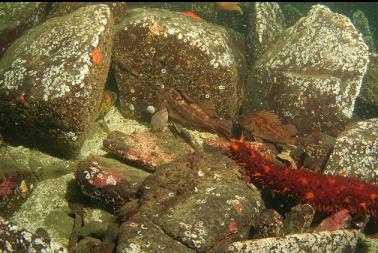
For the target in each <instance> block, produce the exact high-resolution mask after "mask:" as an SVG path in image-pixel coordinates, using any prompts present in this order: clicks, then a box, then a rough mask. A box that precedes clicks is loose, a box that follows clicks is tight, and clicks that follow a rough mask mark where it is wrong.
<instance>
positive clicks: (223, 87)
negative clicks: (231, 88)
mask: <svg viewBox="0 0 378 253" xmlns="http://www.w3.org/2000/svg"><path fill="white" fill-rule="evenodd" d="M218 88H219V89H220V90H224V89H226V86H224V85H219V86H218Z"/></svg>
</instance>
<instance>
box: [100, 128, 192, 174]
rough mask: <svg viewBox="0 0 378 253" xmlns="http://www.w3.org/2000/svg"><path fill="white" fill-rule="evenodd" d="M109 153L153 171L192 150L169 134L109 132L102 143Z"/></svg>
mask: <svg viewBox="0 0 378 253" xmlns="http://www.w3.org/2000/svg"><path fill="white" fill-rule="evenodd" d="M103 144H104V147H105V148H106V150H108V151H109V152H110V153H112V154H114V155H116V156H117V157H119V158H121V159H125V160H128V161H132V162H135V163H137V164H138V165H140V166H142V167H143V168H145V169H148V170H151V171H154V170H156V169H157V168H158V167H160V166H161V165H163V164H167V163H169V162H171V161H172V160H174V159H176V158H177V157H180V156H183V155H186V154H188V153H190V152H191V151H192V150H193V149H192V148H191V147H190V146H189V145H188V144H186V143H185V142H184V141H182V140H181V139H178V138H176V137H175V136H174V135H173V134H172V133H171V132H151V131H146V132H141V133H133V134H130V135H127V134H125V133H122V132H120V131H113V132H111V133H110V134H109V135H108V137H107V138H106V139H105V140H104V142H103Z"/></svg>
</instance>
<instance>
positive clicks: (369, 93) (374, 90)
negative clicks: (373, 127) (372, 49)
mask: <svg viewBox="0 0 378 253" xmlns="http://www.w3.org/2000/svg"><path fill="white" fill-rule="evenodd" d="M369 60H370V61H369V65H368V70H367V72H366V76H365V78H364V82H363V83H362V87H361V92H360V94H359V95H358V97H357V99H356V108H355V110H354V113H355V114H356V115H358V116H359V117H361V118H362V119H370V118H378V85H377V83H378V54H371V55H370V58H369Z"/></svg>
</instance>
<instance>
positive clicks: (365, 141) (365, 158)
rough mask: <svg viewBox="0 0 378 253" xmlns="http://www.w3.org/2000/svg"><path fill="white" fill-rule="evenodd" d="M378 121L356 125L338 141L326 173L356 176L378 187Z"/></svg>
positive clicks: (348, 129)
mask: <svg viewBox="0 0 378 253" xmlns="http://www.w3.org/2000/svg"><path fill="white" fill-rule="evenodd" d="M377 129H378V119H377V118H375V119H370V120H366V121H360V122H357V123H354V124H352V125H350V126H348V128H347V129H346V130H345V131H344V132H342V133H341V134H340V136H339V137H338V138H337V139H336V144H335V147H334V149H333V151H332V153H331V156H330V158H329V160H328V162H327V165H326V168H325V172H326V173H331V174H346V175H349V176H356V177H359V178H361V179H363V180H365V181H373V182H375V183H376V184H377V185H378V177H377V175H378V159H377V150H378V131H377Z"/></svg>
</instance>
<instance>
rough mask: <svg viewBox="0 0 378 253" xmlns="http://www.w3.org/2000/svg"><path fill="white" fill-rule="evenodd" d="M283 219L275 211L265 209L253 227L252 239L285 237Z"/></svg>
mask: <svg viewBox="0 0 378 253" xmlns="http://www.w3.org/2000/svg"><path fill="white" fill-rule="evenodd" d="M283 228H284V227H283V218H282V216H281V215H280V214H279V213H278V212H277V211H275V210H274V209H264V210H263V211H262V212H261V213H260V214H259V216H258V217H257V219H256V220H255V221H254V223H253V226H252V231H253V232H252V233H253V234H252V238H253V239H259V238H265V237H279V236H283V234H284V232H283Z"/></svg>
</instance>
